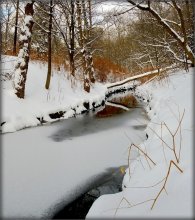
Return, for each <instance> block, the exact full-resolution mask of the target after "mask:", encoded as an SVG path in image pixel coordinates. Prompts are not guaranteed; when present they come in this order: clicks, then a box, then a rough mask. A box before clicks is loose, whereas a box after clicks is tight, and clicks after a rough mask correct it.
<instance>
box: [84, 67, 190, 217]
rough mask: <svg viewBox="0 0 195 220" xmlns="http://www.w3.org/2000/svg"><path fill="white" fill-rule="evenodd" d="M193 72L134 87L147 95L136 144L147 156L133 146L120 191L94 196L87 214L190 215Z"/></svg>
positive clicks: (128, 215) (96, 215)
mask: <svg viewBox="0 0 195 220" xmlns="http://www.w3.org/2000/svg"><path fill="white" fill-rule="evenodd" d="M193 71H194V69H193V68H191V69H190V71H189V73H186V72H185V71H179V72H176V73H174V74H172V75H171V76H170V77H169V78H168V79H165V80H163V81H161V82H157V81H156V82H150V83H148V84H145V85H142V86H140V87H139V90H140V93H142V94H145V95H146V96H147V97H150V102H149V105H148V106H147V107H146V110H147V112H148V116H149V117H150V119H151V121H150V123H149V124H148V126H147V128H146V132H147V136H148V138H147V140H145V141H144V142H143V143H142V144H140V145H139V146H138V147H140V149H142V150H143V151H144V152H145V153H146V154H147V156H146V155H144V154H143V153H142V152H141V151H140V150H138V149H137V150H138V151H139V152H140V156H139V157H138V158H137V160H134V161H131V162H130V166H129V167H130V168H129V169H127V170H126V174H125V177H124V180H123V183H122V185H123V191H122V192H120V193H117V194H111V195H104V196H101V197H99V198H98V199H97V200H96V201H95V203H94V204H93V206H92V207H91V209H90V210H89V212H88V215H87V218H104V217H110V218H123V217H128V218H133V217H192V213H193V208H192V205H193V201H192V199H193V198H192V197H193V196H192V194H193V189H192V187H193V183H192V181H193V178H192V177H193V175H192V173H193V162H192V153H193ZM182 117H183V119H182ZM171 133H172V135H173V136H174V142H173V137H172V135H171ZM174 145H175V147H174ZM132 148H136V147H135V146H132ZM174 148H175V153H174V151H173V149H174ZM180 149H181V150H180ZM127 157H128V155H127ZM151 160H152V161H153V162H154V163H155V164H154V163H153V162H151ZM177 160H178V161H177ZM171 161H173V162H174V163H175V164H174V163H173V162H171ZM169 166H171V167H170V169H169ZM169 171H170V172H169ZM163 185H164V186H165V188H163ZM161 189H162V191H161Z"/></svg>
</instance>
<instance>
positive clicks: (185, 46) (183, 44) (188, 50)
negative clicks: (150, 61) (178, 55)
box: [127, 0, 195, 66]
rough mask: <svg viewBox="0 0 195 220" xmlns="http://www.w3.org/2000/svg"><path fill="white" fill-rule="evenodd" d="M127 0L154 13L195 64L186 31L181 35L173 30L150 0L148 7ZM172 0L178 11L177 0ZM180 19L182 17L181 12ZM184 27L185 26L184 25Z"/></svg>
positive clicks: (141, 8) (194, 57)
mask: <svg viewBox="0 0 195 220" xmlns="http://www.w3.org/2000/svg"><path fill="white" fill-rule="evenodd" d="M127 1H128V2H129V3H131V4H132V5H134V6H136V7H137V8H139V9H140V10H143V11H148V12H150V13H151V14H152V15H153V17H154V18H156V20H157V22H158V23H159V24H160V25H161V26H162V27H163V28H164V29H165V30H166V31H167V32H168V33H169V34H170V35H171V36H172V37H173V38H174V39H175V40H176V41H177V42H178V44H179V46H180V47H181V48H182V49H183V50H184V52H185V53H186V55H187V57H188V59H189V60H190V61H191V63H192V66H194V65H195V55H194V53H193V52H192V50H191V48H190V46H189V45H188V43H187V42H185V34H186V33H184V37H181V36H180V35H179V34H178V33H177V32H176V31H175V30H173V29H172V28H171V27H170V26H169V24H168V23H167V22H166V21H165V20H164V19H163V18H162V17H161V16H160V15H159V14H158V13H157V12H156V11H155V10H154V9H153V8H152V7H150V1H148V6H147V7H145V6H142V5H141V4H137V3H136V2H134V1H132V0H127ZM172 2H174V3H175V5H174V7H175V9H176V10H177V11H178V8H177V4H176V2H175V1H172ZM180 19H181V14H180ZM181 22H182V21H181ZM182 28H184V26H183V27H182ZM183 31H185V29H183Z"/></svg>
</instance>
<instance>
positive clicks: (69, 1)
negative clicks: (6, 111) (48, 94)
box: [1, 0, 195, 92]
mask: <svg viewBox="0 0 195 220" xmlns="http://www.w3.org/2000/svg"><path fill="white" fill-rule="evenodd" d="M102 2H105V1H104V0H97V1H92V0H45V1H41V0H36V1H31V3H32V6H33V10H34V13H33V14H32V17H33V23H32V24H33V27H32V36H31V39H30V41H29V44H30V48H29V50H30V59H33V60H40V61H46V62H47V63H48V73H47V79H46V83H45V88H46V89H48V88H49V84H50V78H51V74H52V72H51V69H52V66H55V67H56V68H57V69H58V70H60V69H61V68H62V67H65V69H66V70H67V71H68V72H69V77H70V79H71V81H72V83H74V80H81V81H83V87H84V89H85V90H86V91H87V92H90V86H91V85H92V84H93V83H94V82H95V81H99V82H107V81H110V82H113V81H116V80H119V79H124V78H126V77H129V76H131V75H136V74H140V73H144V72H147V71H150V70H154V69H158V70H159V71H160V69H162V68H165V67H168V66H173V68H175V67H179V68H185V69H186V70H187V69H188V66H189V65H191V66H194V53H195V46H194V12H193V8H194V4H193V0H181V1H175V0H170V1H166V0H163V1H154V0H150V1H131V0H127V1H125V0H124V1H123V2H124V3H125V8H124V9H120V10H113V11H109V12H108V13H104V14H102V13H101V12H100V11H98V10H97V8H98V7H99V6H100V4H101V3H102ZM116 2H117V1H116ZM29 4H30V3H29ZM127 6H128V7H127ZM26 7H27V2H26V3H25V1H19V0H3V1H2V2H1V10H2V13H1V16H2V17H1V35H2V38H1V41H2V42H1V45H2V48H1V50H2V52H1V53H2V54H7V55H17V54H18V52H19V48H20V49H21V47H22V46H24V43H25V42H23V43H22V42H21V39H22V38H21V37H19V36H21V34H22V28H21V26H22V25H24V24H23V23H24V17H25V13H26V11H25V10H24V9H25V8H26ZM155 13H156V14H155ZM27 26H28V24H27ZM168 29H169V30H168ZM27 69H28V68H27ZM2 73H4V70H2Z"/></svg>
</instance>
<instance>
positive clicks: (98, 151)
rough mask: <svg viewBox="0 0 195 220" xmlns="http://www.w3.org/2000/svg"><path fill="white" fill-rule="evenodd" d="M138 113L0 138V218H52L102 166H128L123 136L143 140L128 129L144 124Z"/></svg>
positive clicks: (76, 121)
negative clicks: (127, 135)
mask: <svg viewBox="0 0 195 220" xmlns="http://www.w3.org/2000/svg"><path fill="white" fill-rule="evenodd" d="M142 113H143V110H142V109H136V110H132V111H128V112H126V114H123V115H120V116H114V117H113V118H104V119H101V118H99V119H98V118H93V117H92V118H90V117H89V116H85V117H83V116H82V115H80V116H78V118H70V119H68V120H64V121H60V122H58V123H53V124H50V125H49V124H47V125H45V126H39V127H36V128H29V129H24V130H21V131H18V132H15V133H6V134H2V153H3V157H2V216H3V217H5V218H10V219H16V218H17V219H18V218H22V217H23V218H24V219H28V218H44V219H50V217H51V216H50V215H52V213H53V212H54V210H55V209H56V208H59V207H58V205H63V204H66V203H67V202H69V201H71V200H72V198H74V197H75V196H77V195H79V193H82V192H83V191H84V190H86V188H87V187H88V185H90V183H91V182H93V181H94V179H95V178H96V177H97V176H98V175H99V174H101V173H102V172H104V171H105V169H106V168H109V167H118V166H124V165H126V164H127V155H126V152H127V146H128V143H129V140H128V138H126V136H125V133H127V134H129V136H130V137H131V138H132V139H133V140H134V141H136V142H140V139H143V138H144V136H145V134H144V133H143V131H140V130H137V129H133V127H132V126H133V125H138V126H139V125H140V124H142V123H143V122H144V123H147V120H146V119H145V115H144V114H143V115H142ZM136 118H140V120H141V121H142V123H140V122H138V121H136V120H135V119H136ZM136 155H137V152H134V153H133V154H132V157H135V156H136Z"/></svg>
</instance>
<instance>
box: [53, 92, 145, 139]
mask: <svg viewBox="0 0 195 220" xmlns="http://www.w3.org/2000/svg"><path fill="white" fill-rule="evenodd" d="M113 102H115V103H117V105H116V106H117V107H116V106H110V105H105V108H104V109H103V110H101V111H98V110H96V111H95V112H91V111H90V112H88V113H86V114H85V115H79V116H77V117H76V118H70V119H68V120H64V121H61V122H59V123H58V130H57V131H56V132H55V133H54V134H52V135H51V136H50V138H52V139H53V140H54V141H56V142H59V141H63V140H72V138H74V137H78V136H83V135H87V134H93V133H97V132H101V131H103V130H107V129H111V128H115V127H118V126H121V125H122V124H124V123H125V122H126V121H127V120H129V117H131V118H135V117H137V116H138V115H139V114H142V112H143V109H141V108H139V109H137V108H136V109H135V108H132V107H135V106H136V105H137V104H136V103H137V102H136V100H135V98H134V97H133V98H132V96H129V95H126V96H124V97H118V98H112V103H113ZM120 105H121V107H120ZM125 108H126V109H127V110H128V111H127V110H125ZM140 128H141V127H140ZM135 129H139V128H135Z"/></svg>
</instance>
